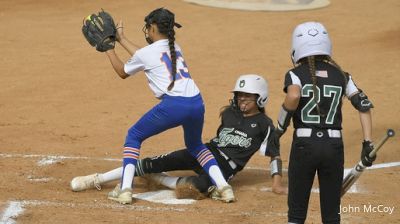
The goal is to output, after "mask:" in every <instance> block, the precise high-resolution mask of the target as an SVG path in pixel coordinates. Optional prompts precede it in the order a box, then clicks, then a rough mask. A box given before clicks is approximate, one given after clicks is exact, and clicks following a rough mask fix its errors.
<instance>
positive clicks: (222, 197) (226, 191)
mask: <svg viewBox="0 0 400 224" xmlns="http://www.w3.org/2000/svg"><path fill="white" fill-rule="evenodd" d="M210 197H211V198H212V199H213V200H218V201H223V202H226V203H230V202H234V201H236V198H235V195H234V194H233V190H232V187H231V186H230V185H227V186H225V187H222V188H221V189H218V188H216V187H215V188H214V189H212V190H211V193H210Z"/></svg>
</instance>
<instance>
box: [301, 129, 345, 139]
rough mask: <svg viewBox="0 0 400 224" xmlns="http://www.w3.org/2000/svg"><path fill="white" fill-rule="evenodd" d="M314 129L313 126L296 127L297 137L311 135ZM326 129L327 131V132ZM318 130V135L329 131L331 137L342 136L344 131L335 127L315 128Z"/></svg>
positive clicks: (320, 135)
mask: <svg viewBox="0 0 400 224" xmlns="http://www.w3.org/2000/svg"><path fill="white" fill-rule="evenodd" d="M312 131H313V129H311V128H298V129H296V136H297V137H311V134H312ZM325 131H326V132H325ZM314 132H316V135H317V137H322V136H324V133H328V136H329V137H330V138H341V137H342V132H341V131H340V130H334V129H325V130H319V131H317V130H314Z"/></svg>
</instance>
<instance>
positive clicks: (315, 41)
mask: <svg viewBox="0 0 400 224" xmlns="http://www.w3.org/2000/svg"><path fill="white" fill-rule="evenodd" d="M331 54H332V44H331V40H330V39H329V35H328V32H327V31H326V29H325V27H324V25H322V24H321V23H318V22H306V23H302V24H300V25H298V26H297V27H296V28H295V29H294V31H293V34H292V61H293V63H297V62H298V61H299V60H300V59H302V58H304V57H307V56H312V55H329V56H331Z"/></svg>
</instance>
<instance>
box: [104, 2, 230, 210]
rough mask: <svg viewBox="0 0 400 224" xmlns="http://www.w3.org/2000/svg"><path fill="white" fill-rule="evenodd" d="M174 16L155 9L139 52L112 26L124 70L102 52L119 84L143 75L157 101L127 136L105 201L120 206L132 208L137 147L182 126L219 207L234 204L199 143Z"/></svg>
mask: <svg viewBox="0 0 400 224" xmlns="http://www.w3.org/2000/svg"><path fill="white" fill-rule="evenodd" d="M174 27H178V28H180V27H181V25H179V24H178V23H175V16H174V14H173V13H172V12H170V11H169V10H167V9H164V8H159V9H156V10H154V11H152V12H151V13H150V14H149V15H148V16H146V17H145V25H144V27H143V32H144V33H145V38H146V41H147V42H148V43H149V45H148V46H146V47H143V48H141V49H138V48H137V47H136V45H134V44H133V43H132V42H130V41H129V40H128V39H126V37H125V36H124V33H123V24H122V21H121V22H120V23H119V24H118V25H117V37H116V40H117V42H119V43H120V44H121V45H122V47H124V48H125V50H127V51H128V52H129V53H130V54H131V55H133V56H132V57H131V58H130V59H129V60H128V61H127V62H126V63H125V64H124V63H123V62H122V61H121V60H120V58H119V57H118V56H117V55H116V53H115V51H114V49H110V50H108V51H106V53H107V56H108V58H109V59H110V62H111V64H112V66H113V68H114V70H115V71H116V73H117V74H118V75H119V76H120V77H121V78H123V79H125V78H127V77H129V76H132V75H134V74H136V73H138V72H139V71H144V73H145V74H146V77H147V79H148V83H149V86H150V88H151V90H152V91H153V93H154V95H155V96H156V97H157V98H158V99H160V100H161V102H160V103H159V104H157V105H156V106H155V107H153V108H152V109H151V110H150V111H148V112H147V113H146V114H145V115H143V117H141V118H140V119H139V121H137V122H136V124H134V125H133V126H132V127H131V128H130V129H129V131H128V133H127V136H126V140H125V144H124V150H123V171H122V178H121V184H120V187H119V186H118V185H117V187H116V189H114V190H113V191H111V192H110V193H109V195H108V198H109V199H111V200H115V201H117V202H119V203H122V204H129V203H132V188H131V186H132V183H133V178H134V174H135V166H136V165H137V160H138V159H139V153H140V147H141V144H142V142H143V141H144V140H145V139H147V138H149V137H151V136H153V135H156V134H158V133H160V132H163V131H165V130H167V129H170V128H173V127H177V126H182V127H183V130H184V139H185V145H186V147H187V149H188V151H189V153H190V154H191V155H192V156H193V157H194V158H196V159H197V161H198V162H199V164H200V165H201V166H202V168H203V169H204V171H205V172H206V173H207V174H208V175H209V176H210V179H211V180H212V182H213V183H214V184H215V185H216V186H217V189H218V191H219V193H220V194H221V195H222V197H223V198H224V200H223V201H225V202H231V201H234V200H235V197H234V195H233V191H232V188H231V186H230V185H228V183H227V182H226V180H225V179H224V176H223V175H222V172H221V170H220V168H219V166H218V164H217V162H216V160H215V158H214V156H213V154H212V153H211V152H210V151H209V150H208V149H207V147H206V146H205V145H204V144H203V143H202V140H201V135H202V129H203V122H204V112H205V111H204V110H205V109H204V103H203V100H202V97H201V95H200V91H199V89H198V87H197V86H196V84H195V82H194V81H193V79H192V78H191V77H190V74H189V71H188V68H187V66H186V63H185V61H184V59H183V54H182V50H181V48H180V47H179V46H178V45H177V44H176V43H175V31H174Z"/></svg>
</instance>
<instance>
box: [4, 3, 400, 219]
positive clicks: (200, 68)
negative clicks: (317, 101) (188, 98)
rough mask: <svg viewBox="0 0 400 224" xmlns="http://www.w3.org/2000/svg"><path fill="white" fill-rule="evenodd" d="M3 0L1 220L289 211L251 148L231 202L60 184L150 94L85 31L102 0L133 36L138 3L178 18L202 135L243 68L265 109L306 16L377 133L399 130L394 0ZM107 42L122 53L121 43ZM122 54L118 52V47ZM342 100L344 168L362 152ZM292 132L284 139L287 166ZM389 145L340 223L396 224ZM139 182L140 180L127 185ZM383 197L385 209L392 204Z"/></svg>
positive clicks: (101, 150)
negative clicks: (358, 93) (128, 195)
mask: <svg viewBox="0 0 400 224" xmlns="http://www.w3.org/2000/svg"><path fill="white" fill-rule="evenodd" d="M0 5H1V6H0V29H1V30H2V32H1V35H0V37H1V38H0V49H1V51H2V56H1V58H0V64H1V66H0V167H1V172H0V223H89V224H90V223H138V224H139V223H140V224H146V223H149V224H150V223H191V224H195V223H252V224H254V223H285V222H286V213H287V206H286V196H277V195H274V194H273V193H272V192H270V191H269V190H268V187H270V186H271V178H270V177H269V175H268V173H269V171H268V170H267V169H268V167H267V163H268V159H265V158H263V157H262V156H259V155H256V156H254V157H253V159H252V160H251V161H250V163H249V166H250V168H249V169H245V170H244V171H243V172H242V173H240V174H239V175H238V176H237V177H235V179H234V180H233V182H232V185H233V187H234V189H235V192H236V195H237V196H238V198H239V201H238V202H237V203H233V204H223V203H220V202H215V201H212V200H209V199H205V200H201V201H197V202H195V203H193V204H190V205H166V204H159V203H152V202H148V201H145V200H137V201H136V203H135V204H133V205H131V206H120V205H118V204H116V203H114V202H111V201H109V200H107V199H106V193H107V192H108V191H109V190H111V189H112V187H113V185H114V184H110V185H106V186H105V187H104V190H103V191H96V190H89V191H85V192H80V193H73V192H71V191H70V189H69V181H70V180H71V179H72V177H74V176H77V175H84V174H89V173H93V172H96V171H97V172H98V171H106V170H108V169H112V168H115V167H117V166H119V165H121V162H120V161H119V159H121V158H122V157H121V151H122V148H121V146H122V144H123V141H124V138H125V133H126V131H127V129H128V128H129V127H130V126H131V125H132V124H133V123H134V122H135V121H136V120H137V119H138V118H139V117H140V116H141V115H143V114H144V113H145V112H146V111H147V110H149V109H150V108H151V107H152V106H153V105H154V104H155V103H157V100H156V99H155V98H154V97H153V95H152V93H151V91H150V90H149V88H148V86H147V82H146V80H145V77H144V75H143V73H140V74H138V75H137V76H135V77H131V78H129V79H127V80H122V79H120V78H119V77H118V76H117V75H116V74H115V73H114V71H113V69H112V67H111V66H110V64H109V62H108V59H107V58H106V56H105V55H104V54H101V53H98V52H96V51H95V50H94V49H93V48H91V47H90V46H89V45H88V43H87V42H86V41H85V39H84V38H83V36H82V33H81V23H82V19H83V18H84V17H85V16H87V15H88V14H89V13H92V12H95V11H98V10H100V8H104V9H106V10H108V11H109V12H110V13H111V14H112V15H114V17H115V18H116V19H117V20H119V19H123V20H124V25H125V33H126V35H127V37H128V38H129V39H131V40H133V41H134V42H135V43H137V44H139V45H142V46H144V45H145V40H144V38H143V33H142V31H141V28H142V26H143V18H144V16H145V15H146V14H147V13H148V12H150V11H151V10H153V9H155V8H157V7H160V6H165V7H167V8H169V9H171V10H172V11H173V12H175V14H176V20H177V22H179V23H181V24H182V25H183V28H182V29H180V30H179V31H178V32H177V42H178V43H179V44H180V45H181V47H182V48H183V51H184V54H185V60H186V61H187V64H188V66H189V68H190V71H191V76H192V77H193V78H194V79H195V80H196V82H197V84H198V85H199V87H200V89H201V90H202V94H203V98H204V100H205V103H206V121H205V127H204V141H208V140H209V139H210V138H212V137H213V136H214V134H215V130H216V129H217V127H218V122H219V117H218V112H219V109H220V107H221V106H223V105H225V104H227V103H228V99H229V98H230V96H231V94H230V90H231V89H232V87H233V85H234V82H235V80H236V78H237V77H238V75H240V74H244V73H258V74H261V75H263V76H264V77H266V78H267V79H268V81H269V86H270V99H269V102H268V107H267V112H268V114H269V115H270V116H271V117H272V118H274V120H275V118H276V117H277V114H278V112H279V106H280V104H281V102H282V100H283V97H284V94H283V92H282V85H283V78H284V74H285V72H286V71H287V70H288V69H289V68H290V67H291V66H292V65H291V61H290V57H289V51H290V39H291V32H292V30H293V28H294V26H295V25H296V24H298V23H300V22H304V21H307V20H317V21H320V22H322V23H324V24H325V25H326V27H327V29H328V30H329V31H330V35H331V38H332V41H333V51H334V55H333V56H334V58H335V59H336V61H337V62H338V63H339V64H340V65H341V66H342V67H343V68H344V69H345V70H348V71H349V72H350V73H352V75H353V77H354V79H355V80H356V82H357V84H358V85H359V86H360V87H361V88H362V89H363V90H364V91H365V92H367V93H368V95H369V97H370V98H371V99H372V100H373V103H374V104H375V109H374V110H373V121H374V138H375V139H379V138H380V136H381V135H382V134H383V133H384V132H385V130H386V129H387V128H393V129H394V130H395V131H397V132H398V134H400V121H399V118H398V117H397V116H398V115H399V113H400V106H399V98H400V94H399V91H398V89H400V78H399V71H400V63H399V61H400V14H399V13H398V12H399V11H400V2H399V1H397V0H386V1H379V0H369V1H363V0H352V1H346V0H336V1H332V3H331V4H330V5H329V7H326V8H322V9H318V10H310V11H296V12H249V11H238V10H228V9H219V8H208V7H204V6H198V5H193V4H188V3H185V2H183V1H181V0H168V1H167V0H164V1H158V0H149V1H128V0H120V1H105V0H100V1H77V0H71V1H66V2H63V3H62V4H60V2H58V1H50V0H35V1H33V0H16V1H5V0H0ZM117 51H118V52H124V51H123V49H122V48H120V47H119V46H118V47H117ZM122 55H124V54H122ZM128 58H129V55H127V54H125V55H124V60H127V59H128ZM343 109H344V122H343V126H344V142H345V167H346V168H351V167H352V166H353V165H354V164H355V163H356V162H357V161H358V159H359V153H360V150H361V141H362V134H361V130H360V125H359V120H358V115H357V113H356V112H355V111H354V110H353V108H352V106H351V104H350V103H348V102H347V103H345V105H344V108H343ZM291 132H292V130H289V134H286V135H285V136H284V137H283V139H282V143H281V146H282V149H281V150H282V157H283V166H284V168H286V167H287V165H288V158H289V146H290V140H291V139H290V133H291ZM181 136H182V130H181V129H173V130H170V131H167V132H165V133H162V134H160V135H157V136H155V137H153V138H151V139H148V140H147V141H146V142H145V143H144V144H143V147H142V150H141V156H142V157H143V156H150V155H156V154H160V153H166V152H169V151H171V150H174V149H179V148H182V147H183V145H184V143H183V138H182V137H181ZM399 144H400V141H399V137H398V136H396V137H395V138H393V139H391V140H390V141H388V142H387V143H386V145H385V146H384V148H383V149H382V150H381V151H380V153H379V155H378V159H377V161H376V163H377V164H384V165H382V166H390V164H389V163H392V164H391V165H392V166H391V167H387V168H377V169H371V170H367V171H366V172H365V173H364V174H363V176H362V177H361V179H360V180H359V182H358V183H357V186H356V190H354V193H349V194H347V195H345V196H344V197H343V200H342V206H343V207H346V206H347V207H355V208H356V207H359V208H361V210H360V211H357V210H354V211H352V212H347V213H344V214H343V215H342V220H343V223H400V204H399V201H400V194H398V193H397V192H398V185H399V184H400V174H399V173H400V167H399V166H398V163H394V162H399V161H400V154H399V152H398V151H397V150H398V145H399ZM49 155H53V156H54V157H48V156H49ZM61 156H66V157H61ZM110 159H111V160H110ZM113 159H114V160H113ZM284 175H285V180H284V181H285V182H284V183H285V184H287V174H286V173H284ZM315 187H317V183H316V184H315ZM146 190H147V189H146V187H145V185H144V184H143V183H141V182H140V180H138V181H137V184H136V188H135V193H140V192H144V191H146ZM318 196H319V195H318V194H317V193H313V194H312V196H311V202H310V206H309V216H308V218H307V223H320V222H321V221H320V220H321V219H320V209H319V198H318ZM364 207H367V208H371V209H372V207H376V208H378V207H379V208H380V210H379V211H378V210H375V212H374V211H372V210H371V211H369V210H368V211H365V210H363V208H364ZM384 207H394V211H393V212H392V213H391V214H389V212H385V211H384V210H383V208H384Z"/></svg>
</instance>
